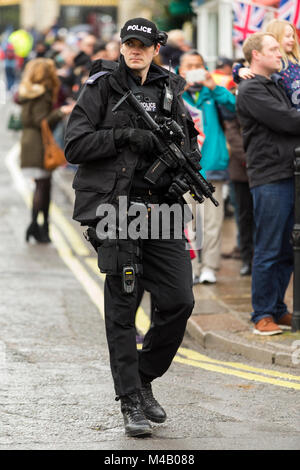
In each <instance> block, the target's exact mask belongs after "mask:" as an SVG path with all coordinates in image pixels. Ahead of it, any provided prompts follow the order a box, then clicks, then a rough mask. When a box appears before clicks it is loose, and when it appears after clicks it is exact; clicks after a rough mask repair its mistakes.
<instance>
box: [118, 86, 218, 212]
mask: <svg viewBox="0 0 300 470" xmlns="http://www.w3.org/2000/svg"><path fill="white" fill-rule="evenodd" d="M124 101H127V103H128V104H129V105H130V106H131V107H132V108H133V109H134V110H135V111H136V112H137V113H138V116H140V118H141V119H142V120H143V122H144V123H145V124H146V126H147V128H148V129H149V130H150V131H152V132H153V134H154V135H155V136H156V137H157V140H158V145H157V146H158V148H159V151H160V154H159V155H158V158H157V160H156V161H155V162H154V163H153V165H152V166H151V167H150V168H149V169H148V170H147V172H146V174H145V176H144V178H145V179H146V180H147V181H148V182H150V183H152V184H155V183H156V182H157V181H158V179H159V178H160V177H161V175H162V174H163V173H164V172H165V171H166V170H167V169H172V170H173V171H174V172H175V179H174V180H173V183H172V184H171V187H170V190H169V192H170V193H172V191H173V192H174V194H176V191H174V189H175V188H176V185H178V186H179V188H180V186H181V183H182V182H183V181H184V182H185V183H186V185H187V187H188V191H189V192H190V194H191V195H192V197H193V198H194V199H195V200H196V201H198V202H200V203H201V202H203V201H204V197H206V198H209V199H210V200H211V201H212V202H213V204H214V205H215V206H218V205H219V203H218V201H217V200H216V199H215V198H214V197H213V195H212V193H213V192H214V191H215V188H214V186H213V185H212V184H211V183H210V182H209V181H206V179H205V178H204V177H203V176H202V175H201V173H199V171H200V170H201V165H200V163H199V161H200V159H201V153H200V152H199V150H194V151H193V152H191V153H190V154H184V153H183V151H182V149H181V148H180V141H183V140H184V138H185V135H184V133H183V131H182V129H181V127H180V126H179V125H178V124H177V122H175V121H174V120H173V119H170V118H165V119H163V122H162V123H157V122H155V121H154V119H152V117H151V116H150V115H149V114H148V112H147V111H146V110H145V109H144V107H143V105H142V104H141V103H140V102H139V100H138V99H137V98H136V97H135V96H134V94H133V93H132V91H131V90H129V91H128V92H127V93H126V94H125V95H124V96H122V98H121V99H120V100H119V101H118V103H117V104H116V105H115V106H114V108H113V109H112V111H113V112H115V111H116V110H117V109H118V108H119V106H120V105H121V104H122V103H123V102H124Z"/></svg>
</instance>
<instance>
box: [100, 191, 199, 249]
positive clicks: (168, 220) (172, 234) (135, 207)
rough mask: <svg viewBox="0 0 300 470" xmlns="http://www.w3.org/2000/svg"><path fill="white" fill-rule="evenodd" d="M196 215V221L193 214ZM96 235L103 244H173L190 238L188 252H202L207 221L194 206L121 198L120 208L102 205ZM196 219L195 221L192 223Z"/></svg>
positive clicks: (187, 245) (187, 246) (187, 244)
mask: <svg viewBox="0 0 300 470" xmlns="http://www.w3.org/2000/svg"><path fill="white" fill-rule="evenodd" d="M193 213H194V218H193V216H192V214H193ZM96 215H97V217H99V219H100V220H99V222H98V224H97V227H96V233H97V236H98V238H99V239H100V240H105V239H106V238H110V239H117V238H118V239H120V240H127V239H128V238H129V239H131V240H138V239H142V240H148V239H151V240H158V239H163V240H169V239H182V238H187V239H188V243H186V249H187V250H189V249H191V246H192V247H193V249H194V250H200V249H201V248H202V244H203V223H202V221H203V217H201V214H200V211H199V210H197V211H195V210H194V207H193V205H192V204H180V203H177V202H176V203H173V204H167V203H163V204H150V203H145V202H142V201H141V202H138V201H130V200H128V198H127V196H120V197H119V204H118V206H117V207H116V206H115V205H113V204H101V205H99V207H98V209H97V212H96ZM192 219H193V220H192Z"/></svg>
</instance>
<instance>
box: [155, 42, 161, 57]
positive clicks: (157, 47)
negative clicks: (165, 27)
mask: <svg viewBox="0 0 300 470" xmlns="http://www.w3.org/2000/svg"><path fill="white" fill-rule="evenodd" d="M159 49H160V44H157V45H156V47H155V49H154V56H156V55H158V54H159Z"/></svg>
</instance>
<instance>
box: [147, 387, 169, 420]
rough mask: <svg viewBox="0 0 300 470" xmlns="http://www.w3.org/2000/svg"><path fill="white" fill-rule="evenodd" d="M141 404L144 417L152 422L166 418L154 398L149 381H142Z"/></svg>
mask: <svg viewBox="0 0 300 470" xmlns="http://www.w3.org/2000/svg"><path fill="white" fill-rule="evenodd" d="M140 395H141V405H142V409H143V412H144V413H145V416H146V418H148V419H150V420H151V421H153V422H154V423H163V422H164V421H166V419H167V415H166V412H165V410H164V409H163V407H162V406H160V404H159V403H158V401H157V400H155V398H154V396H153V393H152V387H151V383H143V384H142V388H141V390H140Z"/></svg>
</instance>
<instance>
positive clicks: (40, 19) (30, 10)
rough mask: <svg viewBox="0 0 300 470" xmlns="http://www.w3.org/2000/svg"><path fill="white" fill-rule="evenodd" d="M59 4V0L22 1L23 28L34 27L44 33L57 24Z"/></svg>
mask: <svg viewBox="0 0 300 470" xmlns="http://www.w3.org/2000/svg"><path fill="white" fill-rule="evenodd" d="M59 8H60V5H59V2H58V1H57V0H22V1H21V26H22V27H23V28H30V27H32V26H34V27H35V28H37V29H38V30H39V31H44V30H45V29H47V28H48V27H49V26H51V25H52V24H54V23H55V20H56V18H57V17H58V16H59Z"/></svg>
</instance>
